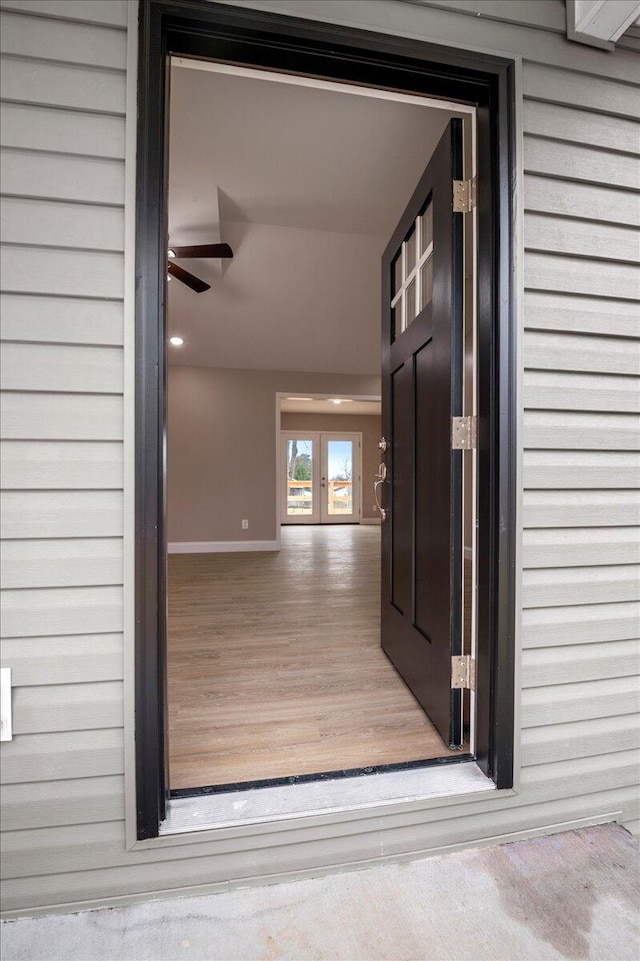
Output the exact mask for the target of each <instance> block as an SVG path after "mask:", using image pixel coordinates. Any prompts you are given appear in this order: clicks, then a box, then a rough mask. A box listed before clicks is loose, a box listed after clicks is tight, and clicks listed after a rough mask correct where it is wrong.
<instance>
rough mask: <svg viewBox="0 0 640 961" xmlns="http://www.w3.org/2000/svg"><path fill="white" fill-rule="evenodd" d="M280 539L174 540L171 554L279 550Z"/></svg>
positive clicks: (169, 550)
mask: <svg viewBox="0 0 640 961" xmlns="http://www.w3.org/2000/svg"><path fill="white" fill-rule="evenodd" d="M279 550H280V544H279V543H278V541H174V542H173V543H170V544H168V545H167V552H168V553H169V554H232V553H235V552H236V551H279Z"/></svg>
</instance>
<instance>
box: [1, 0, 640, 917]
mask: <svg viewBox="0 0 640 961" xmlns="http://www.w3.org/2000/svg"><path fill="white" fill-rule="evenodd" d="M245 5H246V4H245ZM249 5H250V4H249ZM2 7H3V8H4V9H5V10H6V11H10V12H9V13H8V18H9V21H8V22H9V29H8V31H7V32H5V35H4V36H5V39H4V43H5V47H6V48H8V53H9V55H10V56H8V57H7V58H6V59H5V62H4V68H3V69H4V71H5V72H4V83H3V87H2V96H3V97H4V98H5V100H6V103H5V105H4V107H5V112H4V117H3V123H2V138H3V143H4V144H5V146H6V147H7V148H8V149H7V150H6V152H5V164H6V167H5V169H6V179H5V182H4V189H5V191H6V192H7V193H8V194H10V196H9V197H8V199H7V200H6V203H5V207H4V211H3V230H4V237H5V241H6V244H7V246H6V249H5V256H6V257H7V261H6V262H7V263H8V264H9V265H10V271H9V273H8V274H7V276H8V277H10V278H11V280H10V285H9V287H8V289H7V291H6V292H5V293H4V294H3V301H2V308H3V319H4V323H3V337H4V338H5V341H6V343H5V345H4V346H5V351H6V355H5V362H6V368H7V369H6V374H5V377H6V378H7V381H6V383H7V387H8V392H7V394H6V395H5V398H4V404H3V405H2V411H1V415H2V427H3V432H2V436H3V438H4V440H5V444H6V451H5V457H6V465H7V467H6V475H5V478H4V486H5V488H6V490H5V492H4V498H5V510H4V512H3V523H4V525H5V537H7V538H8V540H7V551H6V555H5V557H4V563H5V568H6V574H5V577H6V580H5V587H6V591H5V597H4V605H5V618H4V620H5V631H6V632H7V633H8V638H7V641H6V645H5V649H4V654H3V657H4V659H5V662H6V663H7V664H10V665H11V666H12V667H13V670H14V682H15V685H16V690H15V723H16V731H17V734H16V737H15V738H14V740H13V741H11V742H9V743H7V744H3V745H2V758H3V764H2V778H3V788H2V790H3V795H2V799H3V815H4V816H3V828H4V830H5V832H6V833H5V837H4V844H3V847H4V851H5V859H4V873H5V878H6V880H5V888H4V909H5V910H6V911H7V912H11V911H16V912H19V911H20V910H29V909H32V910H33V909H38V908H39V907H44V906H50V905H58V904H60V905H64V904H70V903H91V902H96V901H98V902H99V901H100V900H101V899H108V898H118V897H122V896H126V895H136V894H145V893H149V894H152V893H154V892H171V891H173V892H184V891H186V890H189V889H192V888H197V887H198V886H199V885H212V884H219V885H220V886H223V887H224V886H228V884H229V882H230V881H242V880H251V879H254V878H259V877H261V876H265V875H268V876H271V877H277V876H282V875H285V874H287V873H290V874H291V873H295V872H299V871H301V872H306V871H310V870H312V869H315V870H320V869H323V868H331V867H333V866H336V865H339V864H342V863H353V862H359V863H361V864H362V863H367V862H373V861H375V860H377V859H379V857H380V851H381V847H383V849H384V853H385V856H386V857H390V858H396V857H402V856H407V855H411V854H413V855H415V854H418V853H422V852H424V853H428V852H429V851H432V850H434V849H437V848H442V847H446V846H448V845H462V846H464V845H468V844H471V843H473V842H475V841H482V840H483V839H486V838H492V837H495V836H497V835H500V836H505V835H508V834H510V833H518V832H524V831H529V830H539V829H545V827H549V826H553V825H562V824H565V823H572V822H575V821H577V820H580V819H581V818H587V819H588V818H594V817H595V818H597V817H608V816H612V815H613V814H615V813H616V812H618V811H621V812H622V820H623V821H625V822H626V823H628V824H629V825H630V826H633V825H637V824H638V818H640V810H639V805H638V748H639V747H640V743H639V740H640V739H639V728H638V720H637V710H638V679H637V673H638V634H639V630H638V625H639V623H640V603H639V601H640V598H639V596H638V594H639V592H638V570H637V565H638V563H639V561H640V548H639V546H638V536H637V535H638V525H639V524H640V500H639V498H638V493H637V489H638V477H639V472H640V455H639V454H638V443H637V438H638V413H639V412H640V411H639V406H638V396H639V393H638V374H639V373H640V352H639V344H638V333H639V331H638V303H637V300H638V283H639V280H638V233H637V228H638V226H639V225H640V207H639V205H638V192H637V187H638V183H637V171H638V167H637V155H638V150H639V143H640V140H639V138H638V132H639V130H640V128H639V127H638V124H637V122H636V121H635V120H634V119H632V118H634V117H637V116H638V102H640V101H639V100H638V89H637V83H638V78H639V76H640V75H639V73H638V70H639V66H640V59H638V57H637V55H636V54H634V53H633V52H632V51H631V49H620V50H617V51H616V53H615V54H613V55H611V54H608V53H607V54H605V53H602V52H600V51H597V50H595V49H590V48H587V47H583V46H581V45H579V44H571V43H568V42H567V41H566V40H565V39H564V4H563V3H562V2H561V0H539V2H537V3H521V4H513V3H510V2H502V0H486V2H483V3H480V2H479V0H456V2H450V0H441V2H438V3H426V2H419V3H402V2H396V3H393V2H389V0H382V2H380V3H376V4H362V3H357V2H356V3H354V2H352V0H335V2H334V0H327V2H325V3H323V4H321V5H319V4H318V3H317V2H311V0H304V2H303V0H278V3H277V7H278V9H280V10H282V11H284V12H290V13H292V14H295V15H300V16H310V17H318V18H320V19H322V18H325V19H327V20H332V19H333V20H335V21H344V20H346V21H349V22H351V23H354V24H360V25H361V26H363V27H368V28H370V29H374V30H375V29H389V30H390V31H392V32H397V33H400V34H402V33H403V32H405V33H407V34H410V35H416V36H425V37H428V38H429V39H431V40H438V39H439V40H441V41H443V42H450V43H454V44H455V43H456V42H459V43H463V44H469V45H480V46H482V47H484V48H485V49H495V50H497V51H507V52H509V51H511V52H513V53H515V54H522V55H524V56H525V58H526V59H525V62H524V69H523V81H524V94H525V101H524V112H523V119H524V130H525V140H524V165H525V181H524V207H525V224H524V240H525V245H526V248H527V251H526V255H525V284H526V289H525V291H524V328H525V330H524V339H523V366H524V371H523V402H524V407H525V411H524V422H523V437H522V440H523V443H524V448H525V449H524V455H523V486H524V503H523V524H524V531H523V564H524V568H525V570H524V575H523V583H522V596H523V604H524V611H523V615H522V631H521V634H522V644H523V653H522V723H523V730H522V734H521V741H520V751H521V761H522V765H523V766H522V772H521V785H520V790H519V793H518V794H517V795H516V796H509V797H505V796H501V797H495V798H494V797H489V798H486V797H485V798H483V799H482V800H480V801H474V802H466V803H463V804H453V805H446V804H444V805H442V806H440V807H435V808H430V809H426V810H425V809H423V807H422V806H421V805H419V804H415V805H411V806H409V807H408V808H404V807H402V805H397V806H395V807H393V808H390V809H389V810H388V811H386V812H385V813H384V814H380V812H378V811H376V812H365V811H359V812H352V813H351V814H349V815H346V816H344V817H342V818H335V817H332V818H323V817H321V816H316V817H310V818H307V819H305V821H304V823H301V822H298V823H296V824H294V825H291V824H286V823H275V824H268V825H263V826H257V827H252V828H249V829H238V828H235V829H227V830H222V831H220V832H219V834H218V835H217V836H216V837H215V839H211V837H208V838H207V839H206V840H204V841H200V842H196V843H190V844H185V843H183V842H182V841H181V840H180V839H178V838H175V839H169V841H168V843H167V844H166V845H164V846H163V847H161V848H157V849H151V850H137V851H127V850H126V846H125V840H124V838H125V834H124V820H123V819H124V793H123V792H124V787H123V778H122V775H123V770H124V742H123V732H122V687H121V684H122V679H123V655H124V651H123V635H122V624H123V617H122V565H123V555H122V534H123V499H122V491H121V490H120V487H121V484H122V454H123V452H122V447H121V442H122V437H123V428H122V424H123V402H122V384H123V379H122V378H123V373H122V372H123V364H122V342H123V330H122V317H123V312H122V297H123V288H122V283H123V281H122V276H123V274H122V270H123V245H124V244H123V236H124V227H123V223H124V221H123V197H124V192H123V191H124V165H123V158H124V93H125V73H124V69H123V65H124V49H125V47H124V44H125V31H124V29H123V27H124V25H125V21H126V5H125V4H124V3H122V2H119V0H109V2H103V0H92V2H88V0H2ZM478 13H481V16H479V17H478V16H476V14H478ZM31 24H32V25H33V29H32V30H31V29H29V25H31ZM48 28H51V30H52V32H51V38H52V39H51V44H50V45H47V43H46V42H45V39H46V37H47V35H48ZM43 38H45V39H43ZM634 178H635V179H634ZM7 185H8V186H7ZM72 264H75V265H76V266H78V265H80V266H81V269H80V271H79V276H78V277H77V278H73V277H70V275H69V270H70V265H72Z"/></svg>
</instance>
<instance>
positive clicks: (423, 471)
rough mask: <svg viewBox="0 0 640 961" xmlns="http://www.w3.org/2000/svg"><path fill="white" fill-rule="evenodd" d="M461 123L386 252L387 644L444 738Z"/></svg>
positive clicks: (458, 461)
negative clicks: (455, 195) (455, 188)
mask: <svg viewBox="0 0 640 961" xmlns="http://www.w3.org/2000/svg"><path fill="white" fill-rule="evenodd" d="M461 178H462V123H461V121H459V120H452V121H450V123H449V126H448V128H447V130H446V131H445V134H444V135H443V137H442V139H441V141H440V143H439V144H438V146H437V148H436V150H435V152H434V154H433V156H432V159H431V161H430V163H429V165H428V167H427V169H426V171H425V173H424V175H423V177H422V178H421V180H420V183H419V184H418V187H417V189H416V191H415V193H414V195H413V197H412V198H411V200H410V202H409V205H408V207H407V209H406V210H405V213H404V214H403V217H402V219H401V220H400V223H399V225H398V228H397V229H396V231H395V233H394V235H393V237H392V239H391V241H390V242H389V245H388V246H387V249H386V251H385V253H384V256H383V261H382V267H383V343H382V352H383V371H382V373H383V425H384V428H383V430H384V434H385V436H386V438H387V440H388V441H389V442H390V443H389V450H388V453H387V455H386V456H387V469H388V473H387V483H386V485H385V487H386V491H385V497H386V505H385V506H387V507H388V514H387V519H386V521H385V522H384V523H383V527H382V553H383V558H382V559H383V563H382V572H383V573H382V647H383V649H384V651H385V653H386V654H387V655H388V657H389V658H390V660H391V661H392V662H393V664H394V666H395V667H396V669H397V670H398V672H399V673H400V674H401V676H402V677H403V678H404V680H405V681H406V683H407V684H408V686H409V687H410V689H411V690H412V692H413V694H414V695H415V697H416V699H417V700H418V701H419V703H420V704H421V706H422V707H423V709H424V710H425V712H426V713H427V714H428V715H429V717H430V718H431V720H432V721H433V723H434V725H435V726H436V728H437V729H438V731H439V732H440V734H441V736H442V738H443V739H444V741H445V742H446V743H447V744H449V745H450V746H452V747H459V746H460V745H461V742H462V698H461V692H460V691H459V690H452V689H451V657H452V655H455V654H458V653H460V652H461V651H462V626H461V598H462V536H461V521H462V486H461V472H462V452H461V451H452V450H451V418H452V417H453V416H457V415H460V414H462V373H463V355H462V349H463V344H462V334H463V325H462V293H463V250H462V236H463V235H462V214H459V213H454V212H453V186H452V181H453V180H454V179H455V180H458V179H461Z"/></svg>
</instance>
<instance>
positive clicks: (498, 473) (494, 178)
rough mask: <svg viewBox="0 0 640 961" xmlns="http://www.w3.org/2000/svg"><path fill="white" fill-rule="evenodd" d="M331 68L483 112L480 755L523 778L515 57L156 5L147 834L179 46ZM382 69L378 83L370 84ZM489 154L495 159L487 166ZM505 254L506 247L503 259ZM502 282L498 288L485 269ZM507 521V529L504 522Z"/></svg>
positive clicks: (142, 555)
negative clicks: (173, 85) (172, 85)
mask: <svg viewBox="0 0 640 961" xmlns="http://www.w3.org/2000/svg"><path fill="white" fill-rule="evenodd" d="M170 53H173V54H175V55H178V56H179V55H181V54H182V55H184V56H191V57H194V56H195V57H198V56H200V57H205V58H210V59H219V60H223V61H225V60H226V61H227V62H236V63H238V62H239V63H245V64H252V65H254V66H258V67H262V68H263V69H271V68H272V67H273V68H274V69H280V70H281V69H283V65H284V66H285V68H286V69H288V70H290V71H291V72H293V73H301V74H306V75H318V76H329V77H332V78H334V79H337V80H338V81H343V82H358V83H363V84H364V85H367V86H373V87H375V86H382V87H387V88H388V89H402V90H405V91H407V92H409V93H418V94H420V93H421V94H423V95H426V96H436V97H437V96H440V97H443V96H444V97H446V98H447V99H450V98H451V97H452V94H453V97H454V99H459V100H466V101H467V102H475V103H477V104H478V113H479V116H481V117H482V124H481V128H482V129H480V130H479V149H483V150H484V154H482V156H483V157H484V161H483V163H481V169H480V171H479V173H480V188H479V216H478V220H479V229H480V231H481V233H482V234H483V235H484V236H485V238H487V237H491V239H492V242H491V243H490V244H485V245H484V246H483V252H482V254H481V256H480V258H479V264H478V270H479V290H480V302H479V318H478V327H479V338H480V340H481V343H480V345H479V361H480V365H481V366H482V369H483V370H485V376H484V377H483V376H481V377H480V381H481V383H480V386H479V403H480V422H479V438H480V439H479V444H480V449H479V455H480V460H481V463H482V466H483V474H484V475H485V476H484V479H483V477H482V475H481V477H480V485H481V487H480V519H481V524H482V523H483V518H484V530H483V531H482V532H481V542H480V545H479V552H480V556H484V557H486V558H487V561H486V563H485V565H484V568H483V570H481V571H480V581H479V592H478V593H479V595H480V597H481V598H482V606H481V608H480V610H479V612H478V613H479V619H480V621H481V625H480V626H481V629H482V630H483V631H484V635H485V636H484V645H485V653H486V656H485V657H484V660H483V662H482V664H480V665H479V668H480V670H479V675H480V684H481V685H482V693H481V696H480V697H479V698H478V711H480V710H483V711H486V712H487V717H488V728H487V737H486V743H484V744H483V745H481V753H480V755H479V761H478V763H479V764H480V765H481V766H482V767H483V769H484V770H485V772H486V773H487V774H488V775H489V776H490V777H492V779H493V780H494V781H495V783H496V786H497V787H498V788H510V787H511V786H512V784H513V754H514V724H513V721H514V667H515V663H514V662H515V600H516V597H515V595H516V583H515V571H516V566H515V555H516V511H517V493H516V485H515V478H516V473H517V449H516V433H515V432H516V425H517V419H518V414H517V407H516V399H517V390H516V378H517V373H516V363H515V360H516V333H515V322H514V317H515V294H514V289H513V288H514V285H513V265H514V262H515V260H516V249H515V244H514V229H513V227H514V196H513V195H514V185H515V155H516V139H515V116H514V114H515V96H514V88H515V64H514V61H513V60H511V59H509V58H506V57H498V56H491V55H487V54H484V53H483V54H476V53H474V52H471V51H469V50H466V49H465V50H457V49H455V48H450V47H446V46H441V45H438V44H431V43H429V42H426V41H421V40H412V39H408V38H403V37H398V36H395V35H387V34H377V33H374V32H371V31H366V30H360V29H354V28H350V27H343V26H341V25H337V24H332V23H324V22H317V21H308V20H301V19H297V18H293V17H285V16H281V15H279V14H272V13H267V12H263V11H260V10H253V9H247V8H237V7H229V6H227V5H220V4H216V3H210V2H208V0H146V2H145V3H142V4H140V30H139V49H138V54H139V62H138V108H139V109H138V133H137V143H138V157H137V189H136V305H135V306H136V321H137V322H136V337H135V343H136V398H135V406H136V451H135V476H136V485H135V615H136V617H135V620H136V636H135V662H136V668H135V718H136V721H135V724H136V812H137V837H138V839H139V840H142V839H147V838H154V837H157V835H158V831H159V823H160V821H161V820H162V819H163V817H164V810H165V797H166V793H165V792H166V785H165V775H164V772H165V770H166V757H165V754H166V743H165V736H164V728H163V723H162V717H163V713H164V706H165V691H164V684H165V674H164V661H165V644H166V623H165V622H166V579H165V565H166V551H165V539H166V535H165V518H164V510H165V499H164V490H163V485H164V425H165V404H166V387H165V375H166V363H165V331H164V299H165V277H166V263H165V261H166V250H165V234H166V229H165V228H166V222H165V221H166V203H165V173H166V148H167V139H168V138H167V137H166V135H165V134H166V116H165V96H166V91H167V69H168V67H167V64H168V54H170ZM374 76H375V77H376V78H377V79H376V80H373V79H367V78H372V77H374ZM483 164H484V166H483ZM494 251H496V253H495V256H494ZM483 276H484V278H485V281H488V283H487V284H486V285H485V286H484V287H483V284H482V277H483ZM498 518H499V519H500V524H498ZM498 664H499V665H500V670H499V671H498V670H497V665H498Z"/></svg>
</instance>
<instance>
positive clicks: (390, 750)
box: [168, 525, 457, 789]
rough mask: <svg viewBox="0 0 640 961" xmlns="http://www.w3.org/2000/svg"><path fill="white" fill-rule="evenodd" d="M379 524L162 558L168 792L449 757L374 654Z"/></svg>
mask: <svg viewBox="0 0 640 961" xmlns="http://www.w3.org/2000/svg"><path fill="white" fill-rule="evenodd" d="M379 576H380V530H379V528H377V527H368V526H363V527H358V526H350V525H349V526H344V525H343V526H335V527H332V526H325V527H285V528H283V531H282V550H281V551H280V552H279V553H264V552H263V553H236V554H172V555H170V557H169V641H168V684H169V744H170V785H171V788H173V789H176V788H184V787H198V786H203V785H207V784H229V783H237V782H242V781H252V780H258V779H262V778H276V777H289V776H292V775H297V774H311V773H318V772H322V771H333V770H339V769H343V768H354V767H365V766H369V765H378V764H390V763H397V762H399V761H411V760H420V759H424V758H430V757H441V756H444V755H449V754H455V753H457V752H454V751H451V750H449V749H448V748H447V747H446V746H445V744H444V743H443V741H442V740H441V738H440V737H439V735H438V734H437V732H436V731H435V729H434V728H433V726H432V725H431V723H430V721H429V720H428V718H427V717H426V716H425V714H424V713H423V711H422V710H421V709H420V708H419V706H418V705H417V703H416V701H415V700H414V698H413V696H412V694H411V693H410V692H409V690H408V688H407V687H406V686H405V684H404V682H403V681H402V680H401V679H400V677H399V676H398V674H396V672H395V670H394V668H393V667H392V665H391V664H390V662H389V661H388V660H387V658H386V657H385V655H384V654H383V653H382V651H381V649H380V619H379V605H380V600H379V593H380V592H379Z"/></svg>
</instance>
